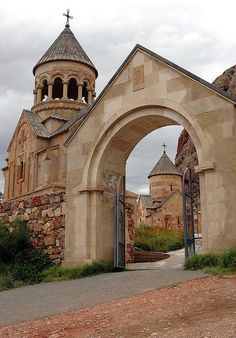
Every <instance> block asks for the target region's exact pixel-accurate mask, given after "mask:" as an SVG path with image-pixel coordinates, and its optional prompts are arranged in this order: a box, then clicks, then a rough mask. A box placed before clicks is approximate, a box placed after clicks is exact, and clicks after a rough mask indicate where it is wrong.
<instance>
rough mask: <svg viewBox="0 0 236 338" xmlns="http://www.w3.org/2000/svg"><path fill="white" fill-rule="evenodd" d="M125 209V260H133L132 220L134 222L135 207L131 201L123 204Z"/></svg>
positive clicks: (133, 232) (128, 261)
mask: <svg viewBox="0 0 236 338" xmlns="http://www.w3.org/2000/svg"><path fill="white" fill-rule="evenodd" d="M125 209H126V224H127V227H126V228H127V233H126V262H127V263H131V262H134V236H135V230H134V222H135V208H134V205H133V204H132V203H127V202H126V205H125Z"/></svg>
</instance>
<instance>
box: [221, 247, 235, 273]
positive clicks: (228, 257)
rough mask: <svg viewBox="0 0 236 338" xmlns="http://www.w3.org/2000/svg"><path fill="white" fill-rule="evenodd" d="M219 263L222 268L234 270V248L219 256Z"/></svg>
mask: <svg viewBox="0 0 236 338" xmlns="http://www.w3.org/2000/svg"><path fill="white" fill-rule="evenodd" d="M220 263H221V266H222V267H223V268H231V269H235V270H236V248H233V249H230V250H227V251H225V252H224V253H223V254H221V255H220Z"/></svg>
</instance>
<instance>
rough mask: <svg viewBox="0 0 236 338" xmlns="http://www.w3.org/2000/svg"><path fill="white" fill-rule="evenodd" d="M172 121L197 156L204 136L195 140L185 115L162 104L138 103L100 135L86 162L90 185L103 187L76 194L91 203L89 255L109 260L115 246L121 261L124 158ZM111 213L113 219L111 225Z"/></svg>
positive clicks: (122, 262)
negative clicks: (192, 144)
mask: <svg viewBox="0 0 236 338" xmlns="http://www.w3.org/2000/svg"><path fill="white" fill-rule="evenodd" d="M172 125H182V126H183V127H185V129H187V130H188V131H189V133H190V135H191V138H192V139H193V140H194V141H195V144H196V151H197V154H198V158H199V159H201V157H202V148H203V145H202V143H204V140H203V141H200V140H199V137H198V135H197V133H196V132H195V130H194V129H193V128H192V127H191V125H190V123H189V122H188V120H187V119H186V118H184V117H183V116H181V114H179V113H178V112H175V111H173V110H171V109H168V108H166V107H158V106H157V107H152V108H150V107H147V108H141V107H140V108H139V109H137V110H135V111H132V112H130V113H129V114H126V115H125V116H124V117H123V118H122V119H120V120H119V121H117V123H116V124H115V125H114V126H113V128H112V129H111V130H110V131H109V133H106V135H105V136H104V138H102V139H101V143H100V144H99V146H98V148H97V150H96V153H94V155H95V156H94V157H93V158H92V161H91V163H90V167H89V171H88V178H89V180H91V181H90V182H91V183H90V186H91V185H92V186H97V187H98V186H100V187H101V186H102V187H103V188H102V189H101V191H94V192H90V193H89V195H87V194H86V193H85V192H82V193H81V194H80V198H83V199H84V198H86V200H84V203H86V205H87V207H86V208H90V205H91V209H86V210H90V211H89V212H90V218H89V219H90V222H89V232H90V234H91V235H92V234H93V235H95V234H96V238H93V236H91V237H90V238H88V239H89V240H88V241H87V244H89V246H90V247H89V246H88V245H87V248H86V250H87V252H89V251H90V257H91V256H93V254H95V252H93V250H95V251H96V257H97V259H110V260H112V259H113V252H114V251H113V250H114V246H115V248H116V250H115V259H117V266H118V267H120V266H122V265H124V258H123V254H124V250H123V249H122V248H124V229H123V228H122V227H121V224H124V218H123V216H122V213H123V212H124V209H123V206H122V198H121V196H122V194H123V193H124V186H122V184H121V185H120V183H119V182H121V178H122V177H125V175H126V162H127V159H128V157H129V155H130V153H131V152H132V150H133V149H134V147H135V146H136V145H137V143H138V142H139V141H140V140H141V139H142V138H143V137H144V136H146V135H147V134H149V133H150V132H152V131H153V130H155V129H159V128H162V127H164V126H172ZM117 187H118V190H119V193H118V194H117ZM122 189H123V190H122ZM97 190H99V189H97ZM115 196H116V197H115ZM181 203H182V202H181ZM114 205H116V207H117V209H116V210H114ZM114 213H115V215H116V216H115V219H116V222H117V223H116V226H115V227H114ZM91 220H92V222H91ZM87 221H88V220H87ZM114 229H115V230H114ZM114 238H115V243H114ZM91 241H95V242H91ZM92 243H93V245H92Z"/></svg>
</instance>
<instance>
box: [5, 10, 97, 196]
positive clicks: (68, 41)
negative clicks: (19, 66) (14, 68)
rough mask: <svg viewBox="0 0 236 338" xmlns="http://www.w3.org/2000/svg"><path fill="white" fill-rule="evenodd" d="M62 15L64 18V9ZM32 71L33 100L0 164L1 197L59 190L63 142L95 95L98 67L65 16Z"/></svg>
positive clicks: (61, 188) (63, 162)
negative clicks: (0, 170) (0, 171)
mask: <svg viewBox="0 0 236 338" xmlns="http://www.w3.org/2000/svg"><path fill="white" fill-rule="evenodd" d="M66 16H67V19H68V18H69V15H68V13H67V15H66ZM33 74H34V75H35V88H34V105H33V107H32V108H31V110H25V109H24V110H23V112H22V114H21V116H20V119H19V122H18V124H17V126H16V129H15V132H14V134H13V137H12V139H11V142H10V144H9V147H8V153H9V156H8V158H7V165H6V167H5V168H3V173H4V177H5V187H4V197H5V199H11V198H16V197H20V196H23V195H26V194H27V195H31V194H33V195H35V194H37V195H40V194H46V193H52V192H55V191H62V192H64V191H65V187H66V150H65V147H64V142H65V140H66V139H67V137H68V136H69V134H70V132H71V130H72V129H73V128H74V127H75V126H76V125H77V124H78V123H80V122H81V121H82V120H83V118H84V116H85V114H86V112H87V111H88V110H89V109H90V107H91V105H92V103H93V101H94V97H95V80H96V78H97V75H98V72H97V70H96V68H95V67H94V65H93V63H92V61H91V60H90V59H89V57H88V56H87V54H86V53H85V51H84V50H83V48H82V47H81V45H80V43H79V42H78V41H77V39H76V37H75V36H74V34H73V33H72V31H71V29H70V26H69V22H68V20H67V23H66V26H65V28H64V29H63V31H62V32H61V34H60V35H59V36H58V38H57V39H56V40H55V41H54V42H53V44H52V45H51V46H50V47H49V49H48V50H47V51H46V53H45V54H44V55H43V56H42V57H41V59H40V60H39V61H38V62H37V64H36V65H35V67H34V69H33Z"/></svg>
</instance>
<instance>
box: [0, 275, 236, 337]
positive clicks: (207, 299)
mask: <svg viewBox="0 0 236 338" xmlns="http://www.w3.org/2000/svg"><path fill="white" fill-rule="evenodd" d="M0 337H2V338H4V337H11V338H13V337H20V338H23V337H24V338H33V337H38V338H39V337H40V338H42V337H44V338H46V337H48V338H59V337H93V338H95V337H101V338H102V337H106V338H109V337H119V338H122V337H135V338H136V337H137V338H138V337H150V338H152V337H162V338H164V337H171V338H178V337H181V338H184V337H186V338H189V337H191V338H192V337H202V338H210V337H212V338H213V337H214V338H218V337H219V338H222V337H227V338H228V337H232V338H233V337H234V338H235V337H236V276H234V277H228V278H217V277H207V278H203V279H198V280H192V281H188V282H184V283H181V284H177V285H175V286H172V287H167V288H162V289H159V290H155V291H150V292H146V293H143V294H141V295H137V296H131V297H127V298H124V299H121V300H117V301H112V302H110V303H107V304H102V305H95V306H92V307H89V308H86V309H83V310H80V311H76V312H69V313H65V314H60V315H56V316H51V317H48V318H45V319H43V320H38V321H32V322H26V323H21V324H17V325H12V326H8V327H5V328H1V329H0Z"/></svg>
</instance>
